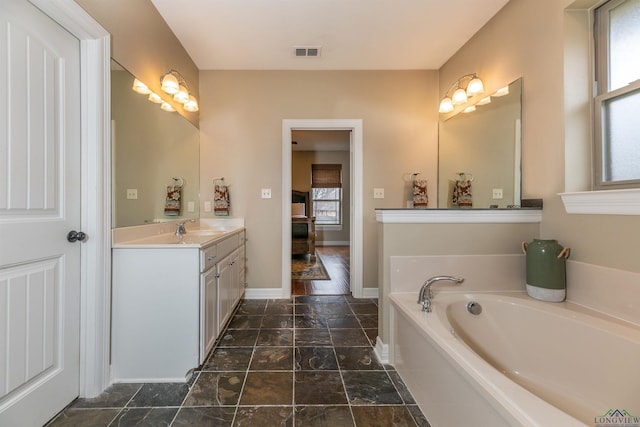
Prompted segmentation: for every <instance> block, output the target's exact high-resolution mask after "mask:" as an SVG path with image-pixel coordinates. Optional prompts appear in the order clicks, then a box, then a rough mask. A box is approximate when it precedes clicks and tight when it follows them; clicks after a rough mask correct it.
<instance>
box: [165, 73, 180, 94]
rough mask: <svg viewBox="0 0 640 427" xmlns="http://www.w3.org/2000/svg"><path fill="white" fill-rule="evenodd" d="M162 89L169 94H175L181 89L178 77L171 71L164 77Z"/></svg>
mask: <svg viewBox="0 0 640 427" xmlns="http://www.w3.org/2000/svg"><path fill="white" fill-rule="evenodd" d="M162 90H163V91H165V92H167V93H168V94H169V95H173V94H175V93H176V92H178V91H179V90H180V84H179V83H178V79H177V78H176V76H174V75H173V74H171V73H167V74H165V75H164V77H163V78H162Z"/></svg>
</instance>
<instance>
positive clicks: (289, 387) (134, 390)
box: [49, 296, 429, 427]
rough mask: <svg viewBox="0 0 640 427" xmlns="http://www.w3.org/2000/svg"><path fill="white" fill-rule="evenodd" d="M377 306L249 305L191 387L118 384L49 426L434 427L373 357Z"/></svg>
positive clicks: (316, 302) (321, 302) (347, 302)
mask: <svg viewBox="0 0 640 427" xmlns="http://www.w3.org/2000/svg"><path fill="white" fill-rule="evenodd" d="M377 313H378V307H377V302H376V301H375V300H361V299H354V298H352V297H351V296H298V297H295V298H292V299H290V300H268V301H266V300H246V301H243V302H242V303H241V305H240V306H239V307H238V309H237V310H236V312H235V314H234V316H233V318H232V319H231V321H230V322H229V324H228V326H227V329H226V331H225V332H224V333H223V334H221V336H220V339H219V341H218V343H217V344H216V347H215V348H214V350H213V352H212V354H211V355H210V356H209V358H208V359H207V361H206V362H205V363H204V364H203V366H202V367H201V370H199V371H198V372H196V373H195V374H194V376H193V378H192V380H191V382H190V383H187V384H176V383H170V384H115V385H113V386H111V387H110V388H109V389H108V390H107V391H105V393H103V394H102V395H100V396H98V397H97V398H94V399H78V400H76V401H75V402H73V403H72V404H71V405H70V406H69V407H68V408H67V409H65V410H64V411H63V412H62V413H61V414H59V415H58V416H57V417H56V418H55V419H54V420H52V421H51V422H50V424H49V426H51V427H53V426H56V427H57V426H83V427H84V426H96V427H97V426H153V427H156V426H169V425H170V426H239V427H240V426H260V427H262V426H269V427H271V426H331V427H342V426H345V427H346V426H358V427H359V426H367V427H371V426H385V427H386V426H418V427H424V426H429V423H428V421H427V420H426V418H425V417H424V415H423V414H422V413H421V411H420V409H419V408H418V406H417V405H416V404H415V401H414V400H413V397H412V396H411V394H410V393H409V391H408V390H407V388H406V387H405V385H404V384H403V383H402V380H401V379H400V376H399V375H398V373H397V372H396V371H395V370H394V369H393V367H391V366H384V365H382V364H380V363H379V362H378V361H377V359H376V357H375V355H374V354H373V347H372V343H373V342H374V340H375V337H376V335H377V324H378V315H377Z"/></svg>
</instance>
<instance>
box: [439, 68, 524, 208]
mask: <svg viewBox="0 0 640 427" xmlns="http://www.w3.org/2000/svg"><path fill="white" fill-rule="evenodd" d="M508 88H509V91H508V94H505V95H502V96H498V95H500V94H499V93H496V94H494V95H492V96H491V98H490V100H491V102H489V103H488V104H484V105H477V106H476V109H475V111H472V112H469V113H460V114H457V115H455V116H453V117H451V118H449V119H447V120H443V121H440V124H439V136H438V207H439V208H455V207H456V206H455V205H454V204H452V199H453V193H454V186H455V183H456V180H460V173H464V174H465V175H466V178H470V179H472V181H471V194H472V201H473V206H472V207H473V208H485V209H486V208H490V207H499V208H508V207H512V206H518V205H520V199H521V188H522V187H521V169H520V166H521V117H522V102H521V98H522V79H518V80H516V81H514V82H513V83H511V84H510V85H509V86H508ZM494 190H495V191H494Z"/></svg>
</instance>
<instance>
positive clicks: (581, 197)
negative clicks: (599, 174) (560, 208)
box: [560, 188, 640, 215]
mask: <svg viewBox="0 0 640 427" xmlns="http://www.w3.org/2000/svg"><path fill="white" fill-rule="evenodd" d="M560 197H561V198H562V203H564V209H565V210H566V211H567V213H568V214H587V215H640V189H638V188H633V189H626V190H606V191H581V192H575V193H560Z"/></svg>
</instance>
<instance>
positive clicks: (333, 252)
mask: <svg viewBox="0 0 640 427" xmlns="http://www.w3.org/2000/svg"><path fill="white" fill-rule="evenodd" d="M316 254H317V255H318V256H319V257H320V259H321V260H322V263H323V264H324V267H325V268H326V269H327V273H329V277H331V280H291V292H292V293H293V295H346V294H350V293H351V287H350V284H349V273H350V270H349V265H350V261H349V246H316Z"/></svg>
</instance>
